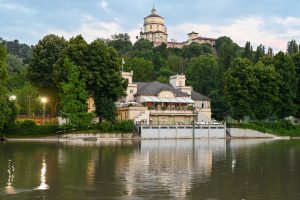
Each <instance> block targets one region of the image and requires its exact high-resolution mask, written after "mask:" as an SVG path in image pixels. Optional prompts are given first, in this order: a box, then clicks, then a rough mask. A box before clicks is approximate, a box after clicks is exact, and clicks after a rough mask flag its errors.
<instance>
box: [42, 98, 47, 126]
mask: <svg viewBox="0 0 300 200" xmlns="http://www.w3.org/2000/svg"><path fill="white" fill-rule="evenodd" d="M47 101H48V99H47V98H46V97H42V98H41V102H42V104H43V124H44V123H45V110H46V103H47Z"/></svg>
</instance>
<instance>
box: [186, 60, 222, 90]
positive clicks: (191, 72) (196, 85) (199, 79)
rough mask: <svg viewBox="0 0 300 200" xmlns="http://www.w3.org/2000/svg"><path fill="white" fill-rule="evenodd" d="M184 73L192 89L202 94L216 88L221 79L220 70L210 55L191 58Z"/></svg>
mask: <svg viewBox="0 0 300 200" xmlns="http://www.w3.org/2000/svg"><path fill="white" fill-rule="evenodd" d="M186 75H187V80H188V83H189V84H190V85H191V86H193V89H194V90H195V91H197V92H200V93H202V94H204V95H208V94H209V92H210V91H212V90H215V89H217V88H218V85H219V81H220V80H221V79H222V74H221V70H220V68H219V67H218V64H217V61H216V59H215V57H214V56H212V55H203V56H200V57H198V58H195V59H193V60H192V61H191V63H190V64H189V65H188V68H187V71H186Z"/></svg>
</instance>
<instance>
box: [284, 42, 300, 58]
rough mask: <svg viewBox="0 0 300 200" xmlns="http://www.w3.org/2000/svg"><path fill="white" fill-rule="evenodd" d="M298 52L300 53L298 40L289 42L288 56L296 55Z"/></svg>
mask: <svg viewBox="0 0 300 200" xmlns="http://www.w3.org/2000/svg"><path fill="white" fill-rule="evenodd" d="M298 51H299V47H298V44H297V42H296V40H291V41H289V42H288V44H287V54H288V55H290V56H292V55H294V54H296V53H297V52H298Z"/></svg>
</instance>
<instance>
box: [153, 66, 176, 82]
mask: <svg viewBox="0 0 300 200" xmlns="http://www.w3.org/2000/svg"><path fill="white" fill-rule="evenodd" d="M172 75H174V73H173V72H172V71H171V70H170V69H169V68H166V67H162V68H160V69H159V71H158V73H157V75H156V76H157V80H158V81H159V82H161V83H169V78H170V76H172Z"/></svg>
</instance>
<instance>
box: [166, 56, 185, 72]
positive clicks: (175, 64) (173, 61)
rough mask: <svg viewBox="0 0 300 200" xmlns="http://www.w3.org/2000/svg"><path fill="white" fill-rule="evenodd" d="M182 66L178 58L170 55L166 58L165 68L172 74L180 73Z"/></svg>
mask: <svg viewBox="0 0 300 200" xmlns="http://www.w3.org/2000/svg"><path fill="white" fill-rule="evenodd" d="M181 64H182V59H181V57H179V56H176V55H171V56H169V57H168V59H167V61H166V66H167V68H169V69H170V70H171V71H172V72H173V73H174V74H176V73H180V71H181V67H180V65H181Z"/></svg>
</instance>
